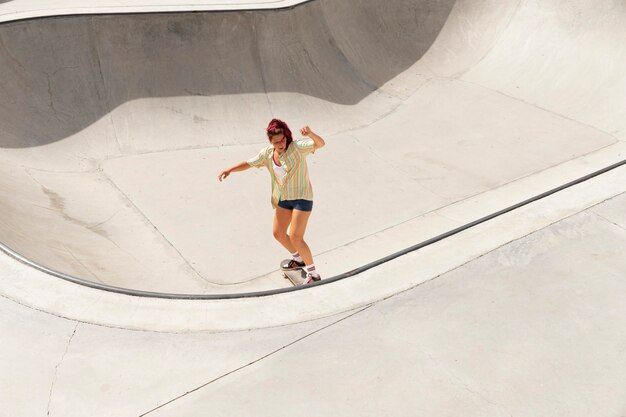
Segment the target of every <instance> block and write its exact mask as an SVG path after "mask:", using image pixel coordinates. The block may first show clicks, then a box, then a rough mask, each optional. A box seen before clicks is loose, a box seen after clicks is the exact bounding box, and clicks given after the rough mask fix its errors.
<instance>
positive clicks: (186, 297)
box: [0, 159, 626, 300]
mask: <svg viewBox="0 0 626 417" xmlns="http://www.w3.org/2000/svg"><path fill="white" fill-rule="evenodd" d="M622 165H626V159H625V160H623V161H620V162H617V163H615V164H613V165H610V166H608V167H605V168H602V169H600V170H598V171H595V172H593V173H591V174H588V175H585V176H584V177H581V178H578V179H577V180H574V181H571V182H568V183H566V184H563V185H561V186H559V187H556V188H553V189H551V190H549V191H546V192H544V193H541V194H539V195H536V196H534V197H531V198H529V199H527V200H524V201H522V202H520V203H517V204H514V205H512V206H510V207H507V208H505V209H502V210H500V211H497V212H495V213H492V214H490V215H488V216H485V217H481V218H480V219H478V220H474V221H473V222H471V223H467V224H465V225H463V226H460V227H457V228H455V229H452V230H450V231H448V232H446V233H443V234H440V235H438V236H435V237H433V238H430V239H428V240H425V241H423V242H421V243H418V244H416V245H413V246H410V247H408V248H406V249H403V250H401V251H399V252H396V253H393V254H391V255H388V256H385V257H384V258H381V259H378V260H376V261H374V262H370V263H368V264H366V265H363V266H360V267H358V268H356V269H353V270H351V271H348V272H345V273H343V274H339V275H336V276H334V277H331V278H326V279H323V280H322V281H318V282H314V283H311V284H307V285H303V286H300V287H289V288H278V289H275V290H266V291H256V292H246V293H233V294H170V293H159V292H151V291H141V290H132V289H127V288H121V287H115V286H111V285H105V284H99V283H96V282H91V281H87V280H84V279H81V278H77V277H74V276H71V275H68V274H64V273H62V272H58V271H55V270H53V269H50V268H47V267H45V266H43V265H40V264H38V263H36V262H33V261H31V260H30V259H27V258H25V257H24V256H22V255H20V254H19V253H17V252H15V251H14V250H12V249H11V248H9V247H8V246H6V245H5V244H3V243H1V242H0V250H2V251H3V252H5V253H6V254H8V255H9V256H11V257H13V258H15V259H17V260H18V261H20V262H22V263H24V264H26V265H28V266H31V267H33V268H35V269H37V270H40V271H42V272H44V273H46V274H49V275H52V276H55V277H57V278H61V279H64V280H66V281H70V282H73V283H75V284H79V285H83V286H86V287H90V288H94V289H98V290H104V291H108V292H114V293H118V294H123V295H130V296H134V297H145V298H161V299H172V300H229V299H240V298H255V297H267V296H270V295H277V294H283V293H289V292H294V291H300V290H304V289H308V288H313V287H318V286H320V285H327V284H330V283H332V282H336V281H340V280H342V279H346V278H349V277H352V276H355V275H358V274H360V273H362V272H365V271H367V270H369V269H372V268H375V267H377V266H380V265H382V264H384V263H387V262H389V261H392V260H394V259H396V258H399V257H400V256H404V255H406V254H409V253H411V252H414V251H416V250H418V249H421V248H423V247H426V246H429V245H432V244H434V243H436V242H439V241H440V240H443V239H446V238H449V237H450V236H453V235H456V234H458V233H461V232H463V231H465V230H467V229H470V228H472V227H474V226H477V225H479V224H481V223H484V222H486V221H489V220H492V219H494V218H496V217H499V216H501V215H503V214H506V213H509V212H511V211H513V210H516V209H518V208H520V207H523V206H526V205H528V204H530V203H533V202H535V201H538V200H541V199H543V198H546V197H548V196H550V195H552V194H555V193H557V192H559V191H563V190H565V189H567V188H570V187H572V186H574V185H577V184H580V183H582V182H585V181H587V180H589V179H591V178H594V177H597V176H598V175H602V174H605V173H607V172H609V171H611V170H613V169H615V168H618V167H621V166H622Z"/></svg>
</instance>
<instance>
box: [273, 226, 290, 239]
mask: <svg viewBox="0 0 626 417" xmlns="http://www.w3.org/2000/svg"><path fill="white" fill-rule="evenodd" d="M272 234H273V235H274V239H276V240H278V241H279V242H282V241H285V240H286V239H288V238H289V236H287V233H285V231H284V230H278V229H274V230H273V231H272Z"/></svg>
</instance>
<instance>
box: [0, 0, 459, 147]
mask: <svg viewBox="0 0 626 417" xmlns="http://www.w3.org/2000/svg"><path fill="white" fill-rule="evenodd" d="M454 3H455V0H442V1H434V0H421V1H414V0H389V1H386V2H380V1H379V0H361V1H356V0H350V1H348V0H342V1H331V0H317V1H313V2H309V3H306V4H303V5H301V6H298V7H295V8H292V9H287V10H280V11H248V12H217V13H216V12H203V13H168V14H134V15H102V16H72V17H53V18H41V19H33V20H26V21H21V22H11V23H5V24H2V25H0V95H1V96H2V98H3V100H2V102H1V103H0V147H4V148H26V147H32V146H40V145H44V144H48V143H52V142H55V141H58V140H61V139H64V138H66V137H68V136H71V135H73V134H75V133H77V132H80V131H81V130H83V129H85V128H86V127H87V126H89V125H90V124H92V123H94V122H95V121H96V120H98V119H100V118H101V117H103V116H104V115H106V114H107V113H109V112H111V111H112V110H113V109H115V108H116V107H117V106H119V105H121V104H123V103H125V102H127V101H130V100H134V99H138V98H154V97H174V96H214V95H235V94H250V93H264V92H294V93H300V94H305V95H310V96H314V97H318V98H320V99H323V100H327V101H330V102H333V103H339V104H346V105H349V104H355V103H358V102H359V101H360V100H362V99H363V98H365V97H366V96H367V95H369V94H370V93H371V92H372V91H373V90H375V89H376V88H378V87H380V86H381V85H383V84H384V83H385V82H387V81H388V80H390V79H392V78H393V77H395V76H396V75H398V74H399V73H401V72H402V71H404V70H405V69H407V68H408V67H409V66H411V65H412V64H414V63H415V62H416V61H418V60H419V59H420V57H422V55H423V54H424V53H425V52H426V51H427V50H428V49H429V47H430V46H431V45H432V43H433V42H434V41H435V39H436V38H437V36H438V34H439V32H440V30H441V28H442V27H443V25H444V24H445V22H446V19H447V18H448V15H449V13H450V11H451V9H452V7H453V5H454ZM241 117H246V116H245V114H242V115H241ZM231 122H232V121H231Z"/></svg>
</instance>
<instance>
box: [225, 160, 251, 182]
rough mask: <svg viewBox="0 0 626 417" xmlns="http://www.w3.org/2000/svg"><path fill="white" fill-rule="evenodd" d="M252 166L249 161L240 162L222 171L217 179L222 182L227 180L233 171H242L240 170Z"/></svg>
mask: <svg viewBox="0 0 626 417" xmlns="http://www.w3.org/2000/svg"><path fill="white" fill-rule="evenodd" d="M249 168H251V166H250V164H248V163H247V162H245V161H244V162H240V163H238V164H237V165H235V166H234V167H232V168H229V169H226V170H224V171H222V172H220V174H219V175H218V176H217V179H218V180H219V181H220V182H222V181H223V180H225V179H226V178H227V177H228V176H229V175H230V174H231V172H240V171H245V170H247V169H249Z"/></svg>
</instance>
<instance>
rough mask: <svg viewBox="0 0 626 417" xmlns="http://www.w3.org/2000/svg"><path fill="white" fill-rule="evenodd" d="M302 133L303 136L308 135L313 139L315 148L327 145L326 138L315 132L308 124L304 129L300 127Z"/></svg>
mask: <svg viewBox="0 0 626 417" xmlns="http://www.w3.org/2000/svg"><path fill="white" fill-rule="evenodd" d="M300 133H302V136H308V137H310V138H311V139H313V147H314V148H315V150H317V149H319V148H322V147H323V146H324V145H326V142H324V139H322V137H321V136H319V135H317V134H315V133H313V131H312V130H311V128H310V127H308V126H304V127H303V128H302V129H300Z"/></svg>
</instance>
